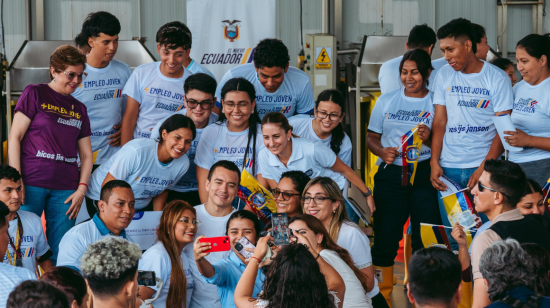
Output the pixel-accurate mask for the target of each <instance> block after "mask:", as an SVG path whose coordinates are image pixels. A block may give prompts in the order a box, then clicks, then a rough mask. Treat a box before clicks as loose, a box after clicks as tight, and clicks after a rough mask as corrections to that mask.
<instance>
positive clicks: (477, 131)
mask: <svg viewBox="0 0 550 308" xmlns="http://www.w3.org/2000/svg"><path fill="white" fill-rule="evenodd" d="M513 102H514V96H513V94H512V84H511V83H510V77H508V75H506V73H505V72H504V71H503V70H501V69H500V68H498V67H496V66H494V65H492V64H490V63H487V62H484V63H483V68H482V69H481V71H480V72H479V73H473V74H464V73H462V72H457V71H455V70H454V69H453V68H452V67H450V66H444V67H442V68H441V70H440V71H439V73H437V77H436V81H435V87H434V104H436V105H443V106H446V107H447V125H446V127H445V136H444V138H443V149H442V150H441V157H440V159H439V164H440V165H441V167H446V168H474V167H479V165H480V164H481V162H482V161H483V160H484V159H485V157H486V156H487V153H488V152H489V148H490V147H491V143H492V142H493V139H494V137H495V135H496V129H495V125H494V124H493V117H494V116H495V113H497V112H502V111H507V110H511V109H512V107H513Z"/></svg>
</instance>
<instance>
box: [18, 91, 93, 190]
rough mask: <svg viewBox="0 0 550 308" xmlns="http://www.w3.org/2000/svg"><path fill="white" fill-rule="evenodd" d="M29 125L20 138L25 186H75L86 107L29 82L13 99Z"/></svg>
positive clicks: (86, 133) (86, 131)
mask: <svg viewBox="0 0 550 308" xmlns="http://www.w3.org/2000/svg"><path fill="white" fill-rule="evenodd" d="M15 112H22V113H23V114H24V115H26V116H27V117H28V118H29V119H31V124H30V125H29V128H28V129H27V132H26V133H25V137H23V140H22V141H21V174H22V176H23V183H24V184H25V185H30V186H36V187H41V188H47V189H63V190H74V189H76V188H77V187H78V182H79V172H78V165H77V161H76V160H77V155H78V144H77V143H78V140H80V139H81V138H85V137H89V136H90V135H91V134H92V131H91V130H90V120H89V119H88V112H87V111H86V106H85V105H84V104H82V103H81V102H79V101H78V100H76V99H75V98H74V97H72V96H71V95H69V96H64V95H62V94H60V93H57V92H55V91H54V90H53V89H52V88H50V86H48V85H47V84H31V85H29V86H27V87H26V88H25V90H24V91H23V94H21V98H20V99H19V101H18V102H17V106H16V107H15Z"/></svg>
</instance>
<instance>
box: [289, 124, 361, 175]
mask: <svg viewBox="0 0 550 308" xmlns="http://www.w3.org/2000/svg"><path fill="white" fill-rule="evenodd" d="M314 120H315V118H314V117H313V116H310V115H297V116H293V117H291V118H289V119H288V122H289V123H290V125H291V126H292V128H293V129H292V133H293V134H295V135H296V136H298V137H301V138H305V139H309V140H311V141H320V142H322V143H323V144H324V145H326V146H327V147H328V148H329V149H330V141H331V140H332V135H330V136H329V137H328V138H326V139H321V138H319V136H317V134H316V133H315V131H314V130H313V121H314ZM352 149H353V147H352V145H351V140H350V139H349V137H348V135H347V134H346V133H344V139H343V140H342V144H341V145H340V152H339V153H338V157H340V159H341V160H342V161H343V162H344V164H346V165H348V166H350V167H351V151H352Z"/></svg>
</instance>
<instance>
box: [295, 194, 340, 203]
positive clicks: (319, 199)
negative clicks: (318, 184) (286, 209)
mask: <svg viewBox="0 0 550 308" xmlns="http://www.w3.org/2000/svg"><path fill="white" fill-rule="evenodd" d="M327 199H328V200H331V201H336V200H334V199H332V198H328V197H321V196H316V197H309V196H304V197H302V201H304V203H305V204H309V203H310V202H311V200H313V202H315V203H316V204H322V203H323V202H325V200H327Z"/></svg>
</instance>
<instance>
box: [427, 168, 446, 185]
mask: <svg viewBox="0 0 550 308" xmlns="http://www.w3.org/2000/svg"><path fill="white" fill-rule="evenodd" d="M430 165H431V167H432V171H431V174H430V181H431V182H432V186H433V187H434V188H435V189H437V190H439V191H446V190H447V185H445V184H443V182H441V180H440V179H439V177H441V176H442V175H443V169H442V168H441V166H440V165H439V163H435V165H434V163H430Z"/></svg>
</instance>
